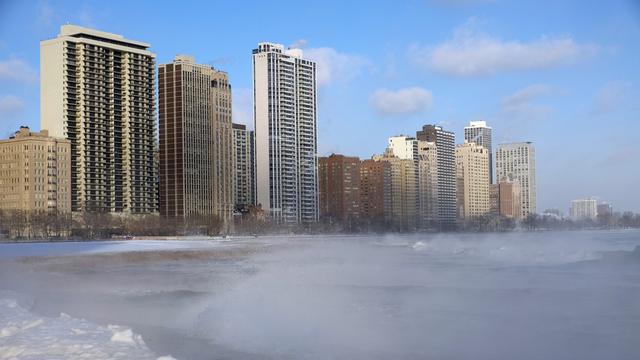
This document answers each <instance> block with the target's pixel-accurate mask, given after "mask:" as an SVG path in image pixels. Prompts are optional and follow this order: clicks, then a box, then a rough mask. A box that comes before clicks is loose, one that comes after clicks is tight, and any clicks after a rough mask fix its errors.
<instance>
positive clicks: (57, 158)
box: [0, 127, 71, 213]
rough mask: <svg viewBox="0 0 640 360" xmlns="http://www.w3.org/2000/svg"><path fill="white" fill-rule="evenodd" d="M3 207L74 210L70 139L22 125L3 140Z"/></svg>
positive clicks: (0, 187)
mask: <svg viewBox="0 0 640 360" xmlns="http://www.w3.org/2000/svg"><path fill="white" fill-rule="evenodd" d="M0 209H2V210H23V211H57V212H63V213H66V212H70V211H71V142H70V141H69V140H66V139H61V138H55V137H51V136H49V133H48V131H47V130H42V131H40V132H38V133H35V132H31V131H29V128H28V127H21V128H20V131H18V132H16V133H15V135H14V136H12V137H11V138H9V139H8V140H0Z"/></svg>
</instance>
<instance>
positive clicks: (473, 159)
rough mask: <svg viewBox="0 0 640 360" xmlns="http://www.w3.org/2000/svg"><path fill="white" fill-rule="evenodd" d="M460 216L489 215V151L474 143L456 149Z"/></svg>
mask: <svg viewBox="0 0 640 360" xmlns="http://www.w3.org/2000/svg"><path fill="white" fill-rule="evenodd" d="M456 180H457V187H458V190H457V199H458V200H457V203H458V216H459V218H461V219H467V218H471V217H475V216H482V215H487V214H489V211H490V202H489V150H488V149H487V148H485V147H484V146H480V145H477V144H475V143H472V142H465V143H464V144H460V145H458V146H457V147H456Z"/></svg>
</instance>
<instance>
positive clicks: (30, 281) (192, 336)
mask: <svg viewBox="0 0 640 360" xmlns="http://www.w3.org/2000/svg"><path fill="white" fill-rule="evenodd" d="M639 245H640V232H638V231H583V232H535V233H508V234H480V235H474V234H442V235H438V234H416V235H372V236H357V237H356V236H353V237H350V236H331V237H327V236H324V237H323V236H314V237H275V236H272V237H259V238H251V239H231V240H228V241H208V240H192V241H126V242H92V243H64V244H0V359H1V358H12V359H43V358H46V359H74V358H78V359H80V358H88V357H87V354H89V355H90V356H89V358H92V359H120V358H122V359H127V358H136V359H147V358H148V359H156V358H160V359H171V358H175V359H185V360H189V359H195V360H200V359H630V360H631V359H640V248H637V246H639ZM145 254H146V255H145ZM150 254H154V255H150ZM194 254H202V255H201V256H200V255H197V256H194ZM22 256H29V258H21V257H22ZM61 313H62V314H63V315H61ZM43 339H45V340H46V341H45V340H43ZM47 339H48V340H47ZM83 356H84V357H83ZM162 356H164V357H162Z"/></svg>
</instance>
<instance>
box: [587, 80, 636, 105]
mask: <svg viewBox="0 0 640 360" xmlns="http://www.w3.org/2000/svg"><path fill="white" fill-rule="evenodd" d="M631 91H632V87H631V83H630V82H627V81H611V82H608V83H606V84H605V85H604V86H603V87H602V88H601V89H600V90H599V91H598V93H597V94H596V96H595V99H594V104H593V112H595V113H606V112H610V111H613V110H615V109H616V108H618V107H620V106H623V105H624V102H625V100H627V98H628V97H629V94H630V93H631Z"/></svg>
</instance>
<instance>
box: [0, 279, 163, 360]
mask: <svg viewBox="0 0 640 360" xmlns="http://www.w3.org/2000/svg"><path fill="white" fill-rule="evenodd" d="M14 296H15V295H14V294H11V293H9V292H6V291H4V292H2V291H0V359H12V360H19V359H20V360H42V359H49V360H57V359H60V360H66V359H91V360H101V359H104V360H107V359H111V360H118V359H140V360H145V359H150V360H156V359H157V360H171V359H174V358H173V357H171V356H170V355H165V356H160V357H157V356H156V355H154V353H153V352H152V351H150V350H149V349H148V348H147V346H146V345H145V343H144V340H143V339H142V337H141V336H140V335H138V334H134V333H133V332H132V331H131V329H130V328H126V327H122V326H117V325H108V326H106V327H103V326H98V325H95V324H92V323H90V322H88V321H86V320H82V319H74V318H72V317H70V316H69V315H67V314H64V313H61V314H60V315H59V316H57V317H44V316H36V315H35V314H33V313H32V312H30V311H28V310H27V309H25V308H24V307H22V306H21V305H19V304H18V302H17V301H16V300H15V298H13V297H14Z"/></svg>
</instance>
